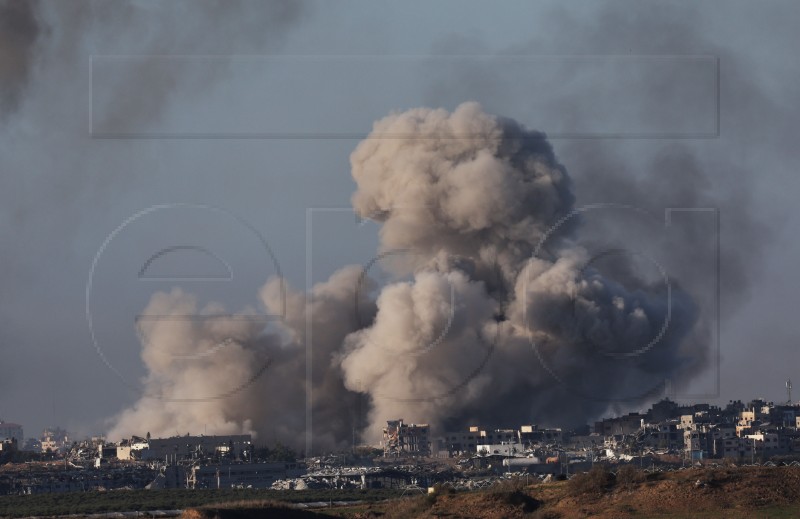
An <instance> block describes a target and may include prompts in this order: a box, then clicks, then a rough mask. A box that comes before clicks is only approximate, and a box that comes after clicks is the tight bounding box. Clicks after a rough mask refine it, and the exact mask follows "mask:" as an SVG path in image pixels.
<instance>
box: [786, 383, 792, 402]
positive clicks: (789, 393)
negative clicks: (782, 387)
mask: <svg viewBox="0 0 800 519" xmlns="http://www.w3.org/2000/svg"><path fill="white" fill-rule="evenodd" d="M786 396H787V397H788V398H789V400H787V402H788V404H789V405H792V381H791V380H789V379H787V380H786Z"/></svg>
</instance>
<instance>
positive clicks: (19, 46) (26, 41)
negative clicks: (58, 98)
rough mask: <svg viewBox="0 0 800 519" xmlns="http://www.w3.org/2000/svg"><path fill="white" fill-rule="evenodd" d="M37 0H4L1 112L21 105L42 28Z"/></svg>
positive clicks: (0, 37) (0, 10)
mask: <svg viewBox="0 0 800 519" xmlns="http://www.w3.org/2000/svg"><path fill="white" fill-rule="evenodd" d="M36 11H37V5H36V2H33V1H31V2H14V1H12V0H3V1H2V2H0V114H3V113H5V112H7V111H10V110H13V109H14V108H16V107H17V104H18V103H19V100H20V97H21V96H22V91H23V90H24V88H25V85H26V84H27V82H28V78H29V75H30V74H31V69H32V68H33V65H32V61H33V59H34V55H35V44H36V41H37V39H38V38H39V34H40V33H41V31H42V28H41V27H40V25H39V21H38V20H37V17H36Z"/></svg>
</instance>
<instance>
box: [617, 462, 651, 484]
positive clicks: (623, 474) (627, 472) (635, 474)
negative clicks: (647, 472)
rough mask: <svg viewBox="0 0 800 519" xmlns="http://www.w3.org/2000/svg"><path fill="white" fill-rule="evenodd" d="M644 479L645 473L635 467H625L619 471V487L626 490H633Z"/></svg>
mask: <svg viewBox="0 0 800 519" xmlns="http://www.w3.org/2000/svg"><path fill="white" fill-rule="evenodd" d="M644 479H645V478H644V473H642V471H640V470H639V469H637V468H636V467H634V466H633V465H623V466H622V467H620V468H619V470H617V485H619V486H621V487H622V488H624V489H626V490H631V489H632V488H634V487H635V486H636V485H638V484H639V483H641V482H642V481H644Z"/></svg>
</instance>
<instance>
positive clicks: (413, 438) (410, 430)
mask: <svg viewBox="0 0 800 519" xmlns="http://www.w3.org/2000/svg"><path fill="white" fill-rule="evenodd" d="M429 433H430V426H429V425H428V424H413V423H412V424H407V423H405V422H404V421H403V419H402V418H400V419H399V420H389V421H388V422H387V423H386V428H384V429H383V455H384V457H393V456H394V457H398V456H407V455H410V456H429V455H430V454H431V442H430V440H429Z"/></svg>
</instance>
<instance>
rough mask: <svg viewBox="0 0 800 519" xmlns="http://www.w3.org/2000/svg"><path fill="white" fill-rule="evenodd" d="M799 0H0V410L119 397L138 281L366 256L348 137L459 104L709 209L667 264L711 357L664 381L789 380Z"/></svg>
mask: <svg viewBox="0 0 800 519" xmlns="http://www.w3.org/2000/svg"><path fill="white" fill-rule="evenodd" d="M798 15H800V5H798V4H797V3H796V2H791V1H787V2H758V3H755V2H732V1H716V2H694V3H686V2H671V3H670V2H641V1H624V2H622V1H621V2H588V1H587V2H579V1H571V2H535V1H527V2H501V3H492V2H466V1H455V0H453V1H439V2H433V3H431V2H422V1H420V2H414V1H412V2H409V1H405V2H393V3H387V2H368V1H358V2H357V1H347V2H337V3H333V2H321V1H320V2H309V1H302V2H221V1H220V2H210V1H205V2H188V1H187V2H169V3H167V2H155V1H153V2H148V1H131V2H127V3H115V4H111V3H108V2H92V1H88V0H75V1H69V2H56V1H49V2H47V1H44V2H38V1H33V0H21V1H9V2H0V80H2V88H0V95H1V96H2V99H0V240H1V241H0V243H2V248H1V249H0V262H2V270H0V418H2V419H4V420H7V421H13V422H17V423H21V424H23V426H24V427H25V433H26V435H27V436H31V435H37V436H38V434H39V431H40V430H41V429H42V427H44V426H46V425H50V424H59V425H61V426H64V427H66V428H67V429H68V430H71V431H75V432H77V433H79V434H96V433H100V432H103V431H105V430H107V428H108V424H109V422H108V420H109V419H110V418H111V417H113V416H114V415H115V414H117V413H118V412H119V411H120V410H121V409H123V408H125V407H127V406H129V405H131V403H132V402H134V401H135V400H136V399H137V392H136V388H137V384H138V382H137V381H138V380H139V378H140V377H141V376H142V375H143V368H142V365H141V361H140V360H139V349H138V348H139V343H138V339H137V337H136V333H135V327H134V322H135V318H136V315H137V313H138V312H139V311H141V309H142V308H143V307H144V306H145V304H146V303H147V300H148V299H149V296H150V295H151V294H152V293H153V292H154V291H155V290H161V289H165V288H167V289H169V288H170V287H171V286H182V287H184V288H185V289H187V290H191V291H194V292H196V293H199V294H201V295H202V297H203V298H205V299H207V300H209V301H210V300H215V301H220V302H223V303H225V304H226V305H229V306H230V307H231V308H234V309H241V308H245V307H247V306H248V305H249V306H252V307H256V306H257V301H258V300H257V295H258V290H259V288H260V287H261V286H262V285H263V283H264V281H265V280H266V279H267V277H268V276H270V275H273V274H276V273H277V271H278V269H279V271H280V272H281V273H282V274H283V275H285V276H286V278H287V279H288V281H289V283H290V284H291V285H292V286H293V287H294V288H296V289H300V290H304V289H306V288H309V287H308V286H307V285H308V283H309V282H311V283H316V282H319V281H322V280H324V279H326V278H327V277H328V276H329V275H330V274H331V273H332V272H333V271H334V270H336V269H337V268H339V267H341V266H342V265H344V264H347V263H361V264H364V263H367V262H369V261H370V259H371V258H372V256H373V254H374V250H375V244H376V243H377V239H376V227H375V226H374V225H372V224H366V225H361V226H359V225H358V222H357V221H356V219H355V217H354V215H353V214H352V212H350V210H349V207H350V196H351V194H352V192H353V191H354V188H355V185H354V182H353V180H352V178H351V176H350V162H349V160H350V154H351V152H352V151H353V149H354V148H355V147H356V146H357V144H358V143H359V142H360V140H361V139H363V137H365V136H366V135H367V134H368V133H369V131H370V129H371V127H372V122H373V121H375V120H377V119H380V118H382V117H384V116H385V115H387V114H388V113H389V112H391V111H393V110H395V111H397V110H406V109H409V108H413V107H417V106H431V107H444V108H447V109H449V110H452V109H453V108H455V107H456V106H457V105H459V104H460V103H462V102H464V101H470V100H476V101H478V102H480V103H481V104H482V105H483V107H484V110H485V111H487V112H489V113H494V114H498V115H502V116H508V117H512V118H514V119H517V120H518V121H520V122H522V123H523V124H525V125H527V126H528V127H530V128H534V129H538V130H541V131H544V132H546V133H547V134H548V136H549V137H550V139H551V142H552V144H553V147H554V149H555V153H556V156H557V157H558V159H559V161H560V162H561V163H562V164H563V165H564V166H565V167H566V169H567V170H568V171H569V173H570V175H572V177H573V179H574V192H575V194H576V197H577V200H578V203H577V205H578V206H580V205H581V204H586V203H611V202H613V203H619V204H627V205H632V206H640V207H645V208H647V209H648V210H652V211H654V212H655V213H657V214H663V211H664V209H666V208H668V207H697V206H700V207H713V208H715V209H717V210H718V211H719V218H720V227H719V230H720V235H719V237H720V243H721V250H722V254H721V256H720V263H719V265H720V270H719V271H717V270H716V268H715V267H714V268H710V267H708V265H712V266H714V265H716V263H715V262H714V261H713V258H712V260H709V258H707V257H701V258H700V259H698V257H700V256H701V255H700V253H699V252H698V257H694V256H692V257H687V258H686V261H685V262H683V266H682V267H681V268H680V269H679V270H680V272H681V273H683V274H684V277H683V279H681V276H677V274H676V277H678V281H679V282H681V281H682V282H683V283H693V284H697V285H698V286H699V285H701V284H702V283H711V282H712V281H713V280H714V279H715V278H716V275H717V274H719V280H720V283H721V286H720V300H719V309H720V316H721V319H720V320H719V322H718V324H719V331H720V334H719V337H716V334H714V335H715V336H714V338H713V340H712V344H710V345H709V348H710V351H712V352H715V351H716V348H717V343H718V345H719V350H720V359H721V362H720V363H719V364H718V363H717V361H716V356H715V355H716V353H712V355H711V361H710V365H709V366H708V369H707V370H706V371H705V372H704V373H702V374H700V375H698V376H697V377H696V378H695V382H694V383H693V384H692V385H691V386H689V387H682V388H674V387H673V388H672V392H673V395H674V397H676V398H678V399H680V397H681V396H686V395H692V394H709V395H711V396H713V395H715V394H717V393H718V395H719V396H718V397H715V398H708V399H707V400H711V401H713V402H716V403H724V402H727V400H729V399H746V398H751V397H758V396H763V397H765V398H767V399H771V400H776V401H777V400H784V399H785V398H786V393H785V389H784V381H785V380H786V379H787V378H797V382H798V383H800V377H798V376H797V374H796V366H800V351H798V348H796V347H795V344H794V339H795V328H796V324H795V319H794V314H795V308H796V303H795V299H796V294H798V293H800V280H798V276H796V275H795V270H796V263H797V259H798V252H800V247H798V244H797V240H796V230H797V229H800V215H798V213H797V211H796V207H795V200H796V198H797V195H798V193H800V189H798V188H800V180H798V178H797V174H796V171H797V154H798V151H797V146H796V142H795V140H796V132H795V128H796V125H797V123H800V117H799V116H800V110H799V109H798V104H797V94H796V91H797V84H798V80H800V64H798V61H797V59H796V56H795V54H796V52H795V50H796V49H797V48H800V35H797V31H796V28H795V26H794V24H792V22H791V21H792V20H795V19H797V17H798ZM387 138H389V137H388V136H387ZM181 204H182V205H181ZM687 225H697V227H696V228H694V229H695V230H694V232H696V233H709V232H711V233H713V232H716V229H715V228H714V226H708V225H706V224H702V225H701V224H691V223H687ZM599 229H601V230H604V231H605V232H607V233H608V236H609V237H613V238H614V239H616V240H618V241H619V240H620V239H621V238H620V236H616V235H615V232H614V229H613V228H606V227H603V226H602V225H601V226H599ZM598 233H600V231H598ZM262 238H263V240H265V242H266V243H267V244H268V248H267V247H264V241H262ZM587 239H593V240H602V239H603V236H602V235H600V234H597V235H594V236H590V237H587ZM631 239H632V240H634V241H640V240H644V239H646V237H642V236H637V237H632V238H631ZM189 244H191V245H193V246H194V248H189V247H186V246H187V245H189ZM169 247H174V248H175V249H174V250H173V252H175V254H174V255H172V257H170V258H166V257H164V258H163V259H164V260H165V261H163V262H158V263H157V262H156V260H157V259H159V258H154V259H153V254H154V253H156V252H157V251H160V250H164V249H166V248H169ZM634 248H635V247H634ZM209 251H211V252H212V253H210V254H208V253H207V252H209ZM198 252H200V254H195V253H198ZM701 252H707V251H701ZM223 256H224V257H223ZM149 259H153V261H152V262H151V263H148V260H149ZM703 261H711V263H703V265H704V266H703V267H701V266H699V265H700V264H701V263H702V262H703ZM695 262H697V263H695ZM695 264H696V265H698V266H697V267H696V268H694V265H695ZM147 265H149V266H151V267H153V269H154V270H153V271H146V270H147V269H143V267H145V266H147ZM276 265H277V268H276ZM145 271H146V272H145ZM229 275H230V276H229ZM229 277H230V279H228V278H229ZM164 278H167V279H164ZM181 278H183V279H181ZM185 278H190V279H185ZM201 278H202V279H201ZM210 278H217V279H216V280H215V279H210ZM700 278H702V279H700ZM228 281H230V283H228ZM87 284H88V285H87ZM707 286H713V285H712V284H709V285H707ZM87 287H88V290H87ZM87 291H88V293H89V296H90V297H89V299H90V301H89V302H90V304H89V308H88V314H89V316H90V317H91V319H92V324H93V326H94V332H95V334H94V337H93V336H92V334H91V333H90V327H89V324H88V322H87ZM710 294H711V296H709V295H708V293H706V297H700V298H699V301H700V303H701V304H702V305H705V306H704V310H703V311H705V312H708V313H709V314H711V315H714V314H715V312H716V306H717V302H716V301H715V298H714V297H713V295H714V294H713V291H712V292H711V293H710ZM715 324H716V321H715ZM717 339H718V342H717ZM98 350H100V351H102V355H100V354H98ZM103 356H105V358H103ZM109 365H111V366H112V367H113V369H110V367H109ZM717 373H719V376H720V379H719V381H720V384H719V387H717ZM123 379H124V380H123ZM798 392H800V386H798ZM690 400H691V399H690ZM407 418H411V417H407ZM195 432H201V431H195ZM181 433H185V431H181Z"/></svg>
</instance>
